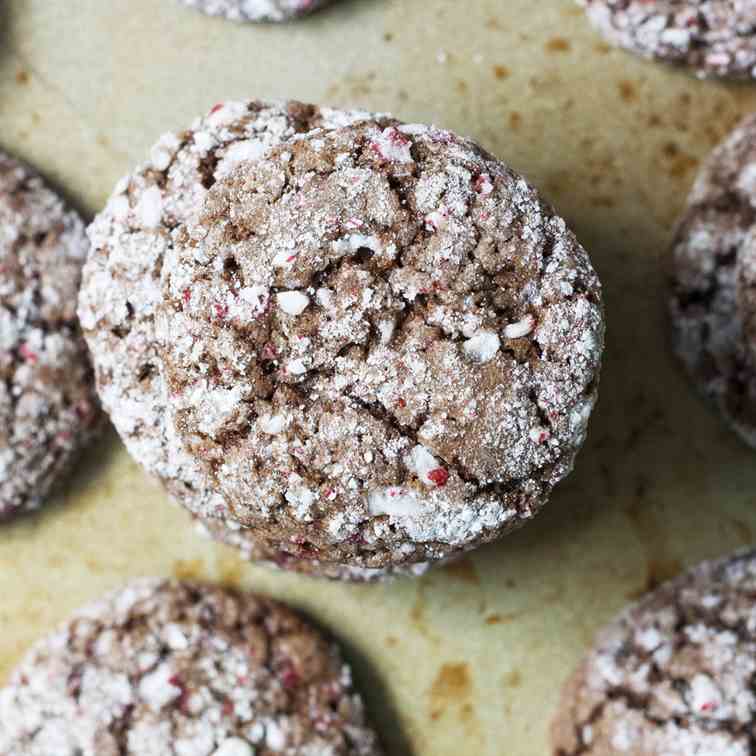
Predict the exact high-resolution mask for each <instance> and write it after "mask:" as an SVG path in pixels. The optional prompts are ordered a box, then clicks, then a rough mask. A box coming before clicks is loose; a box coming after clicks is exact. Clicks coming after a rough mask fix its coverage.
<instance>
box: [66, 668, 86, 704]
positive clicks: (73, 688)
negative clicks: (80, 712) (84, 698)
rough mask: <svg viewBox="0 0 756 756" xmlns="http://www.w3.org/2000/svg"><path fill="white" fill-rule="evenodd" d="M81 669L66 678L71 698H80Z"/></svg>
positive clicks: (67, 689)
mask: <svg viewBox="0 0 756 756" xmlns="http://www.w3.org/2000/svg"><path fill="white" fill-rule="evenodd" d="M81 677H82V674H81V671H78V670H77V671H74V672H71V674H70V675H69V676H68V680H66V691H67V692H68V695H69V696H71V698H76V699H78V698H79V695H80V694H81Z"/></svg>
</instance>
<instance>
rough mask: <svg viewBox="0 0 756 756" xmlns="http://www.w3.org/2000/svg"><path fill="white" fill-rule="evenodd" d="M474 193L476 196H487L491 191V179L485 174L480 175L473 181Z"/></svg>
mask: <svg viewBox="0 0 756 756" xmlns="http://www.w3.org/2000/svg"><path fill="white" fill-rule="evenodd" d="M474 187H475V191H476V192H477V193H478V194H482V195H484V196H485V195H488V194H491V192H492V191H493V184H492V183H491V177H490V176H489V175H488V174H487V173H481V174H480V176H478V177H477V178H476V179H475V183H474Z"/></svg>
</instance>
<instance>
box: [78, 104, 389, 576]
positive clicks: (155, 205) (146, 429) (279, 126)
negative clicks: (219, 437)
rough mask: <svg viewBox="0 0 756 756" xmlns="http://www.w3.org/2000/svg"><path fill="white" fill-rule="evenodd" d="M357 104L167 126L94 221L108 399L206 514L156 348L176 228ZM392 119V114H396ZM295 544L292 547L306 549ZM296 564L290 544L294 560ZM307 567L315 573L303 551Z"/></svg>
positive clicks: (230, 114)
mask: <svg viewBox="0 0 756 756" xmlns="http://www.w3.org/2000/svg"><path fill="white" fill-rule="evenodd" d="M367 117H368V115H367V114H365V113H359V112H354V111H351V112H344V111H338V110H332V109H329V108H315V107H313V106H308V105H303V104H301V103H296V102H292V103H280V104H272V103H261V102H228V103H220V104H218V105H216V106H215V107H214V108H213V109H212V111H211V112H210V113H209V114H208V115H207V116H206V117H204V118H200V119H197V121H196V122H195V123H194V124H193V125H192V127H191V128H190V129H188V130H187V131H185V132H182V133H180V134H166V135H165V136H163V137H162V138H161V139H160V140H159V141H158V143H157V144H156V145H155V146H154V147H153V148H152V150H151V153H150V159H149V160H148V161H147V162H146V163H145V164H144V165H142V166H141V167H139V168H138V169H137V170H136V171H135V172H134V173H133V174H132V175H130V176H127V177H125V178H124V179H123V180H122V181H121V182H119V184H118V185H117V187H116V189H115V191H114V193H113V195H112V197H111V198H110V200H109V201H108V204H107V206H106V208H105V209H104V210H103V211H102V212H101V213H100V214H99V215H98V216H97V217H96V218H95V220H94V222H93V223H92V225H91V226H90V228H89V236H90V239H91V242H92V248H91V252H90V257H89V260H88V261H87V264H86V266H85V268H84V279H83V283H82V289H81V295H80V302H79V316H80V318H81V323H82V326H83V330H84V334H85V336H86V338H87V341H88V344H89V348H90V351H91V354H92V359H93V361H94V365H95V369H96V374H97V384H98V390H99V393H100V397H101V399H102V403H103V405H104V407H105V409H106V411H107V412H108V414H109V415H110V418H111V420H112V422H113V424H114V425H115V427H116V429H117V431H118V433H119V435H120V436H121V438H122V439H123V441H124V443H125V445H126V447H127V449H128V450H129V452H130V454H131V455H132V456H133V457H134V458H135V459H136V460H137V461H138V462H139V463H140V464H141V465H142V466H143V467H145V468H146V469H147V470H148V471H149V472H150V473H152V474H153V475H156V476H157V477H158V478H160V480H161V481H162V482H163V484H164V485H165V486H166V488H167V489H168V491H169V492H170V493H171V494H172V495H173V496H174V497H175V498H176V499H177V500H179V501H180V502H182V503H183V504H184V505H185V506H186V507H187V508H188V509H189V510H190V511H191V512H192V513H194V514H195V515H197V516H198V517H199V518H200V519H203V520H209V519H210V518H213V517H216V516H218V515H219V514H220V515H223V513H224V512H225V509H226V507H225V505H224V503H223V501H222V500H221V499H220V497H219V496H218V495H217V494H216V493H215V492H214V491H213V490H212V488H211V487H210V486H209V484H208V481H207V480H206V475H205V473H204V471H203V469H202V467H201V466H200V465H198V464H197V463H196V461H195V460H194V459H193V458H192V457H191V456H189V455H187V454H186V453H185V452H184V450H183V448H182V446H181V443H180V442H179V440H178V439H177V438H176V434H175V433H174V432H173V430H172V427H171V426H170V425H169V424H167V423H166V409H165V408H166V403H167V397H166V389H165V384H164V381H163V376H162V374H161V372H160V366H159V362H158V359H157V354H156V350H155V338H154V315H155V311H156V308H157V305H158V303H159V301H160V298H161V285H162V284H161V273H162V266H163V259H164V257H165V255H166V253H167V252H168V251H169V250H171V249H172V246H173V239H172V232H173V230H174V229H175V228H177V227H178V226H180V225H181V224H182V223H183V222H184V221H185V220H187V219H188V218H189V216H190V215H191V213H192V211H193V208H194V207H196V206H197V205H198V204H199V203H201V201H202V199H203V197H204V196H205V194H206V193H207V190H208V188H209V187H211V186H212V185H213V183H214V182H215V181H217V180H219V179H221V178H223V177H225V176H226V175H228V173H230V172H231V170H232V169H233V167H234V166H236V165H237V164H238V163H239V161H243V160H249V159H253V158H255V157H257V156H259V155H260V154H262V153H263V152H264V151H265V150H266V149H267V148H269V147H270V146H272V145H275V144H278V143H279V142H281V141H284V140H287V139H289V138H290V137H292V136H293V135H295V134H297V133H301V132H306V131H309V130H311V129H333V128H338V127H341V126H344V125H346V124H348V123H352V122H354V121H355V120H360V119H363V118H367ZM391 122H392V121H390V120H389V119H386V120H385V123H386V124H388V123H391ZM206 525H207V529H208V530H209V531H211V532H212V533H213V534H214V535H215V536H216V537H218V538H219V539H220V540H225V541H227V542H228V541H230V542H233V543H234V544H236V545H237V546H238V545H241V544H243V545H244V549H243V551H244V553H246V554H248V555H249V556H250V557H251V556H252V555H253V554H255V555H257V558H260V559H264V560H265V561H271V562H276V561H280V560H281V559H282V558H283V557H282V556H281V549H280V548H278V547H274V548H268V547H266V546H265V545H264V544H260V545H259V546H258V545H255V544H254V543H253V541H252V536H251V534H250V533H244V534H243V535H242V536H240V535H238V534H237V533H236V532H233V531H228V532H226V531H225V530H224V529H223V528H221V527H218V525H217V523H206ZM299 550H300V547H299V546H297V545H296V544H291V545H290V546H289V547H288V548H287V551H289V552H291V551H294V552H299ZM297 565H298V562H297V554H296V553H290V554H289V558H288V561H287V566H288V567H289V568H290V569H294V568H296V567H297ZM301 569H302V570H304V571H306V572H309V573H315V574H317V573H318V566H317V564H311V563H310V560H306V559H305V560H303V562H302V564H301Z"/></svg>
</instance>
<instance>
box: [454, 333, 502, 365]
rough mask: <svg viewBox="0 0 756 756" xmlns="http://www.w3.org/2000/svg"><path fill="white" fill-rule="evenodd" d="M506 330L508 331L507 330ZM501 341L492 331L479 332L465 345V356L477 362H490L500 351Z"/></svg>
mask: <svg viewBox="0 0 756 756" xmlns="http://www.w3.org/2000/svg"><path fill="white" fill-rule="evenodd" d="M505 330H506V329H505ZM500 346H501V340H500V339H499V337H498V336H497V335H496V334H495V333H493V332H492V331H478V332H477V333H475V335H474V336H472V337H471V338H469V339H467V341H465V344H464V350H465V354H466V355H467V356H468V357H469V358H470V359H473V360H476V361H477V362H490V361H491V360H492V359H493V358H494V357H495V356H496V353H497V352H498V351H499V347H500Z"/></svg>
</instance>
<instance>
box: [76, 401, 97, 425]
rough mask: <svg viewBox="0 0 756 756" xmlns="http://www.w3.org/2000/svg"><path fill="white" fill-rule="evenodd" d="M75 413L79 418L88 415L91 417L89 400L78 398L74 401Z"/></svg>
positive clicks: (83, 418)
mask: <svg viewBox="0 0 756 756" xmlns="http://www.w3.org/2000/svg"><path fill="white" fill-rule="evenodd" d="M75 410H76V415H77V417H78V418H79V419H80V420H86V419H87V418H88V417H91V415H92V412H93V410H92V404H91V402H88V401H87V400H86V399H79V401H78V402H76V407H75Z"/></svg>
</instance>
